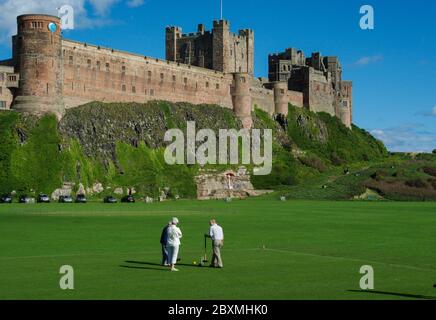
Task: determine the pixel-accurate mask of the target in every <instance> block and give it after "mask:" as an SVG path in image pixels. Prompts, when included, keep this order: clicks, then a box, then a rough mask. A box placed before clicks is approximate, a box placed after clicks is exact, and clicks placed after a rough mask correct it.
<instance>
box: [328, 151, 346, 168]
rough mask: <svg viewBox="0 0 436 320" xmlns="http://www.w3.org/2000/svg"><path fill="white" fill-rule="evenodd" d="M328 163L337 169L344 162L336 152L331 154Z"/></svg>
mask: <svg viewBox="0 0 436 320" xmlns="http://www.w3.org/2000/svg"><path fill="white" fill-rule="evenodd" d="M330 161H331V162H332V164H333V165H334V166H337V167H339V166H342V165H343V164H344V163H345V161H344V160H342V159H341V158H340V157H339V156H338V154H337V153H336V152H333V153H332V155H331V156H330Z"/></svg>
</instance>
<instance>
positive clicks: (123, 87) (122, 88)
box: [121, 84, 126, 92]
mask: <svg viewBox="0 0 436 320" xmlns="http://www.w3.org/2000/svg"><path fill="white" fill-rule="evenodd" d="M121 91H122V92H126V85H125V84H123V85H122V86H121Z"/></svg>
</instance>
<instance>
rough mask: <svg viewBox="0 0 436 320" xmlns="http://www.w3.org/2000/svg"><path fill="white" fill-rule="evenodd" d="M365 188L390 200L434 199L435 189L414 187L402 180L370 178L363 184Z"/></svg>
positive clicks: (435, 196)
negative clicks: (376, 179)
mask: <svg viewBox="0 0 436 320" xmlns="http://www.w3.org/2000/svg"><path fill="white" fill-rule="evenodd" d="M364 185H365V186H366V187H367V188H370V189H373V190H376V191H377V192H379V193H380V194H382V195H383V196H384V197H386V198H388V199H392V200H411V201H412V200H413V201H415V200H421V201H425V200H434V199H436V191H435V190H433V189H424V188H414V187H410V186H407V185H406V184H404V183H403V182H400V181H396V182H387V181H374V180H370V181H367V182H366V183H365V184H364Z"/></svg>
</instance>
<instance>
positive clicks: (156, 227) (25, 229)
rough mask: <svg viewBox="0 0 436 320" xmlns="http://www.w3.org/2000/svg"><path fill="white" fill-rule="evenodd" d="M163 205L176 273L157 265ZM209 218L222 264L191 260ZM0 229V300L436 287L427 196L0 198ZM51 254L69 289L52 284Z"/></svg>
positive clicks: (429, 291) (340, 294)
mask: <svg viewBox="0 0 436 320" xmlns="http://www.w3.org/2000/svg"><path fill="white" fill-rule="evenodd" d="M172 216H177V217H178V218H179V219H180V222H181V224H180V227H181V229H182V231H183V232H184V237H183V239H182V240H183V241H182V248H181V254H180V257H181V258H182V261H181V265H180V266H179V269H180V272H179V273H171V272H169V271H168V270H167V269H164V268H162V267H160V266H159V265H158V264H159V262H160V245H159V237H160V232H161V229H162V227H163V226H164V225H165V224H166V222H167V221H168V220H169V218H171V217H172ZM212 217H215V218H217V220H218V222H219V223H220V224H221V225H222V226H223V228H224V232H225V236H226V241H225V247H224V249H223V252H222V254H223V260H224V265H225V267H224V269H222V270H217V269H210V268H200V267H194V266H192V262H193V261H194V260H197V261H198V260H199V258H200V256H201V255H202V251H203V245H204V244H203V234H204V232H205V231H207V230H208V220H209V219H210V218H212ZM0 237H1V241H0V299H416V298H424V299H428V298H436V289H433V288H432V286H433V283H434V282H436V203H424V202H423V203H399V202H345V201H344V202H327V201H326V202H322V201H318V202H316V201H288V202H280V201H275V200H264V199H250V200H246V201H233V202H231V203H225V202H223V201H210V202H197V201H179V202H167V203H160V204H153V205H146V204H142V203H137V204H133V205H125V204H117V205H105V204H97V203H89V204H86V205H76V204H72V205H68V204H64V205H61V204H49V205H19V204H13V205H0ZM264 246H265V249H264ZM209 252H210V250H209ZM62 265H71V266H73V267H74V272H75V289H74V290H67V291H63V290H61V289H60V288H59V279H60V277H61V275H60V274H59V268H60V267H61V266H62ZM362 265H372V266H373V267H374V270H375V291H373V292H359V291H360V288H359V280H360V277H361V275H360V274H359V269H360V267H361V266H362Z"/></svg>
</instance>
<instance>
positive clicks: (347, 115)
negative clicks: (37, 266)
mask: <svg viewBox="0 0 436 320" xmlns="http://www.w3.org/2000/svg"><path fill="white" fill-rule="evenodd" d="M340 113H341V115H340V119H341V122H342V123H343V124H344V125H345V126H346V127H347V128H348V129H351V128H352V126H351V110H350V108H349V107H347V106H341V107H340Z"/></svg>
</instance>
